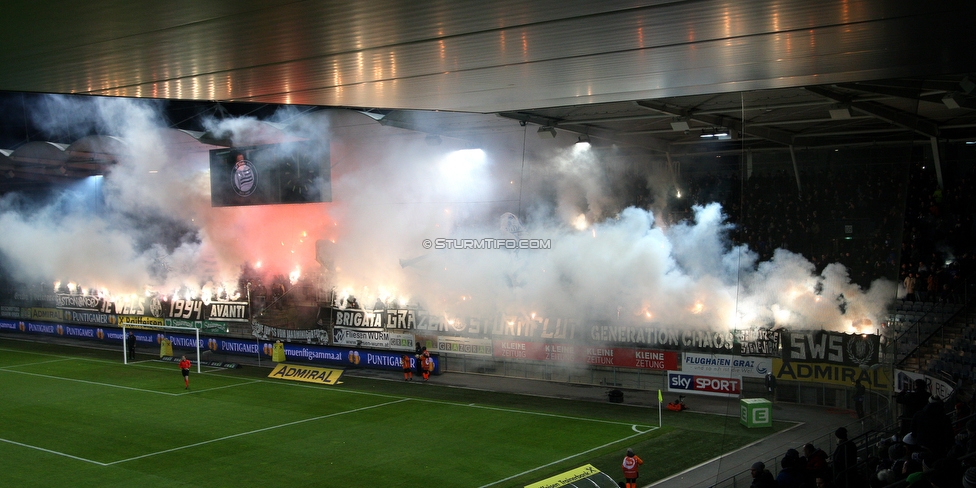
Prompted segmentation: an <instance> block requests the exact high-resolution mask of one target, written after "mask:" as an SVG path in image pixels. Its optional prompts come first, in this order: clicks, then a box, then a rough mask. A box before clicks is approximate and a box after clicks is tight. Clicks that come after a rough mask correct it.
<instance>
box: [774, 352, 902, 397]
mask: <svg viewBox="0 0 976 488" xmlns="http://www.w3.org/2000/svg"><path fill="white" fill-rule="evenodd" d="M773 375H774V376H776V379H777V380H786V381H800V382H805V383H827V384H832V385H837V386H846V387H853V386H854V382H855V381H857V380H861V383H863V384H864V387H865V388H867V389H869V390H888V389H890V388H891V378H890V376H889V375H888V371H887V369H886V368H883V367H880V365H876V366H875V367H862V366H848V365H846V364H843V363H835V364H831V363H824V362H816V363H811V362H801V361H790V362H786V361H783V360H782V359H779V358H775V359H773Z"/></svg>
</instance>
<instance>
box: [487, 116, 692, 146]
mask: <svg viewBox="0 0 976 488" xmlns="http://www.w3.org/2000/svg"><path fill="white" fill-rule="evenodd" d="M498 116H499V117H504V118H506V119H513V120H518V121H519V123H521V124H522V125H525V124H527V123H529V124H535V125H541V126H548V127H555V128H556V129H559V130H565V131H568V132H573V133H576V134H586V135H588V136H590V137H591V138H596V139H603V140H606V141H610V142H612V143H617V144H626V145H628V146H634V147H640V148H644V149H649V150H651V151H657V152H662V153H668V152H673V151H674V148H672V147H671V145H670V144H668V143H667V142H665V141H662V140H661V139H658V138H655V137H648V136H641V137H634V136H631V137H628V136H622V135H620V134H618V133H617V132H615V131H611V130H607V129H600V128H596V127H593V126H590V125H586V124H577V123H575V122H563V121H560V120H557V119H551V118H547V117H539V116H537V115H532V114H526V113H522V112H500V113H498Z"/></svg>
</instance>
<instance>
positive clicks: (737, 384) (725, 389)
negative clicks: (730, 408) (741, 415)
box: [668, 371, 742, 397]
mask: <svg viewBox="0 0 976 488" xmlns="http://www.w3.org/2000/svg"><path fill="white" fill-rule="evenodd" d="M668 391H671V392H680V393H697V394H702V395H712V396H725V397H728V396H738V395H739V394H740V393H742V380H741V379H740V378H729V377H724V378H722V377H715V376H704V375H692V374H685V373H681V372H678V371H668Z"/></svg>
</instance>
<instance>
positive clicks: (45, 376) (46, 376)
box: [0, 368, 180, 396]
mask: <svg viewBox="0 0 976 488" xmlns="http://www.w3.org/2000/svg"><path fill="white" fill-rule="evenodd" d="M0 371H2V372H5V373H15V374H24V375H28V376H38V377H41V378H50V379H52V380H63V381H74V382H77V383H85V384H88V385H97V386H104V387H107V388H120V389H123V390H132V391H141V392H145V393H155V394H157V395H169V396H178V395H180V393H167V392H164V391H155V390H146V389H143V388H133V387H131V386H122V385H113V384H111V383H99V382H97V381H88V380H79V379H75V378H63V377H61V376H51V375H46V374H40V373H28V372H26V371H15V370H12V369H6V368H0Z"/></svg>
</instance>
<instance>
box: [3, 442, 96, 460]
mask: <svg viewBox="0 0 976 488" xmlns="http://www.w3.org/2000/svg"><path fill="white" fill-rule="evenodd" d="M0 441H2V442H6V443H7V444H13V445H15V446H20V447H26V448H28V449H35V450H38V451H42V452H46V453H48V454H54V455H57V456H64V457H66V458H71V459H76V460H78V461H84V462H86V463H91V464H97V465H99V466H108V464H105V463H100V462H98V461H92V460H91V459H85V458H83V457H78V456H72V455H71V454H65V453H63V452H58V451H52V450H50V449H45V448H43V447H37V446H32V445H30V444H24V443H23V442H17V441H12V440H10V439H3V438H0Z"/></svg>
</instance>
